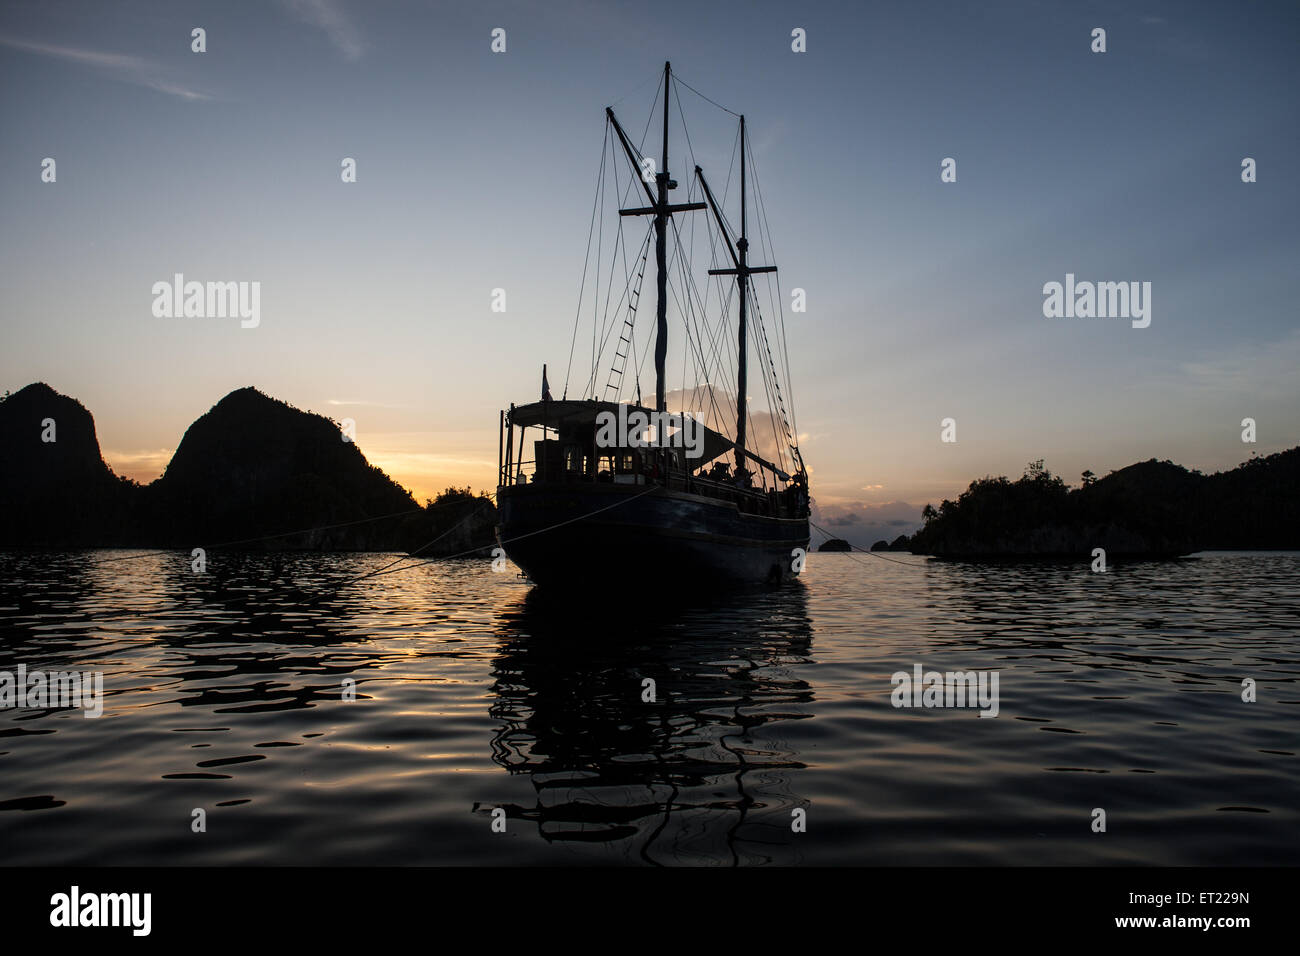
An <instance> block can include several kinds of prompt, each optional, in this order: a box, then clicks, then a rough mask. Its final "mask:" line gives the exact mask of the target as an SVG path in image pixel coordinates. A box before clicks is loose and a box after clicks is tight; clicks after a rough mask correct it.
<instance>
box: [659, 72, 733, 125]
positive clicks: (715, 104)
mask: <svg viewBox="0 0 1300 956" xmlns="http://www.w3.org/2000/svg"><path fill="white" fill-rule="evenodd" d="M673 82H675V83H680V84H681V85H682V86H684V87H686V88H687V89H688V90H690V91H691V92H692V93H694V94H695V95H696V96H698V97H699V98H700V99H702V100H705V101H707V102H709V103H712V104H713V105H714V106H716V107H717V108H718V109H720V110H722V112H724V113H730V114H731V115H732V116H735V117H736V118H737V119H739V118H740V114H739V113H737V112H736V111H735V110H729V109H727V108H726V107H725V106H723V105H722V104H721V103H719V102H717V101H716V100H711V99H709V98H708V97H707V96H705V95H704V94H703V93H701V92H700V91H699V90H697V89H696V88H695V87H693V86H691V84H689V83H687V82H686V81H685V80H683V79H682V78H681V77H680V76H678V75H677V74H676V73H674V74H673Z"/></svg>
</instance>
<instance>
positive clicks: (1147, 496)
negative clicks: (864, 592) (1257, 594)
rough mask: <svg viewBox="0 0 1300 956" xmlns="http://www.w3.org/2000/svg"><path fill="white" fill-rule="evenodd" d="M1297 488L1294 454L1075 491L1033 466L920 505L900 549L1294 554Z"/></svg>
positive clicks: (966, 553) (1155, 467) (1299, 465)
mask: <svg viewBox="0 0 1300 956" xmlns="http://www.w3.org/2000/svg"><path fill="white" fill-rule="evenodd" d="M1297 489H1300V448H1292V449H1290V450H1288V451H1284V452H1278V453H1276V454H1273V455H1268V456H1267V457H1252V458H1250V459H1249V460H1247V461H1245V462H1243V463H1242V464H1241V465H1239V466H1237V467H1236V468H1233V469H1231V470H1229V471H1223V472H1218V473H1216V474H1213V475H1205V474H1202V473H1201V472H1199V471H1193V470H1188V469H1187V468H1183V467H1182V466H1180V465H1176V464H1174V463H1173V462H1171V461H1156V460H1155V459H1151V460H1149V461H1143V462H1138V463H1137V464H1134V465H1129V466H1128V467H1126V468H1121V469H1119V470H1118V471H1113V472H1111V473H1110V474H1109V475H1106V476H1105V477H1103V478H1098V477H1096V476H1095V475H1093V474H1092V472H1091V471H1086V472H1084V473H1083V475H1082V476H1081V481H1080V484H1079V485H1078V486H1077V487H1073V488H1071V487H1070V486H1068V485H1067V484H1066V483H1065V481H1064V480H1063V479H1062V478H1061V477H1059V476H1057V475H1053V474H1052V473H1051V472H1050V471H1049V470H1048V469H1047V468H1046V467H1045V466H1044V465H1043V462H1042V461H1036V462H1031V463H1030V465H1029V467H1028V468H1027V469H1026V470H1025V473H1024V475H1023V476H1022V477H1020V478H1019V479H1017V480H1015V481H1011V480H1010V479H1008V478H1006V477H999V478H992V477H986V478H981V479H978V480H976V481H973V482H971V484H970V487H969V488H967V489H966V491H964V492H962V494H961V495H960V496H959V497H958V498H957V500H955V501H947V500H945V501H943V502H942V503H941V504H940V505H939V507H937V508H935V507H934V506H932V505H926V506H925V509H924V510H923V511H922V513H921V514H922V520H923V521H924V522H925V524H924V526H923V527H922V528H921V529H920V530H919V531H917V532H916V534H914V535H912V537H911V538H910V539H907V541H906V543H905V545H904V547H905V549H906V550H909V551H911V552H913V553H915V554H930V555H935V556H938V557H951V558H966V559H979V558H1002V557H1017V558H1019V557H1066V556H1078V555H1088V554H1090V553H1091V551H1092V549H1093V548H1104V549H1105V550H1106V553H1107V555H1125V556H1132V557H1173V556H1177V555H1183V554H1190V553H1191V552H1194V551H1204V550H1273V549H1285V550H1300V497H1298V495H1297ZM900 544H903V542H898V541H896V542H894V544H892V545H890V550H903V549H904V548H903V547H900Z"/></svg>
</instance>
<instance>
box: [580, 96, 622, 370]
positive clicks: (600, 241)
mask: <svg viewBox="0 0 1300 956" xmlns="http://www.w3.org/2000/svg"><path fill="white" fill-rule="evenodd" d="M606 119H607V120H608V117H606ZM605 126H606V129H607V130H608V127H609V123H608V122H606V124H605ZM605 142H606V144H608V146H609V149H610V153H612V152H613V149H614V145H613V143H610V137H609V135H608V133H607V134H606V136H605ZM605 159H606V154H604V153H602V154H601V160H600V161H601V169H602V171H603V170H604V169H605ZM614 178H615V186H614V188H615V191H616V192H617V189H618V185H617V182H618V164H617V161H615V164H614ZM607 181H608V174H606V175H605V176H602V177H601V180H600V182H599V183H598V184H597V188H598V189H599V190H600V204H601V207H600V212H601V215H600V217H599V219H600V226H599V230H600V231H599V234H598V236H597V239H596V269H595V280H596V288H595V290H594V292H593V293H592V297H591V367H592V369H593V370H594V369H595V367H596V310H597V309H598V308H599V307H600V257H601V255H602V254H603V252H604V249H605V216H604V212H605V194H606V183H607ZM594 380H595V372H594V371H593V372H592V374H591V377H590V378H589V379H588V382H587V388H585V389H583V395H586V394H587V392H588V391H589V390H591V391H594V390H595V387H596V386H595V381H594Z"/></svg>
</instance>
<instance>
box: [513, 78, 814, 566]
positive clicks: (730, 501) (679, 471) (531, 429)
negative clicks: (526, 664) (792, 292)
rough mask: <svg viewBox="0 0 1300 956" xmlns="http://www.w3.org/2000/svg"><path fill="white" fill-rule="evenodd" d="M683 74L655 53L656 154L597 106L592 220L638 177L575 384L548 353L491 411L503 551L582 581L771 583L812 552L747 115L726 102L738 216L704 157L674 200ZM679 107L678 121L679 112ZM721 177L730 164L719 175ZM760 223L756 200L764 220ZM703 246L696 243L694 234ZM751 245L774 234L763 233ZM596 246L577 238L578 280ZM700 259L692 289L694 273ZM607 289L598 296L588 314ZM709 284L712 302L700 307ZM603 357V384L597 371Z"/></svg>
mask: <svg viewBox="0 0 1300 956" xmlns="http://www.w3.org/2000/svg"><path fill="white" fill-rule="evenodd" d="M679 84H680V85H682V86H685V84H681V83H680V81H678V80H676V79H675V78H674V77H673V74H672V67H671V65H670V64H665V65H664V73H663V81H662V86H661V88H660V90H661V94H660V95H661V96H662V99H663V141H662V150H661V152H660V155H659V157H657V158H658V160H659V162H658V163H656V161H655V159H654V158H651V157H648V156H646V155H645V154H644V153H643V152H641V151H640V150H638V149H637V148H636V147H634V146H633V144H632V140H631V139H630V138H629V137H628V134H627V133H626V132H625V131H624V129H623V126H622V125H621V124H620V123H619V121H618V119H617V117H616V116H615V114H614V110H613V109H612V108H607V109H606V111H605V114H606V139H605V147H606V148H607V149H608V153H607V154H606V153H602V163H601V176H600V177H599V178H598V183H597V194H596V197H597V198H596V204H595V205H593V226H594V225H595V222H596V218H597V207H598V206H599V203H600V201H601V199H602V198H604V197H609V196H610V194H611V190H610V189H609V188H608V186H607V182H608V180H609V178H610V174H612V175H613V182H614V188H613V190H612V194H613V195H612V198H613V200H615V201H616V202H617V203H618V205H619V206H622V205H623V204H624V201H625V197H626V196H627V194H628V193H629V192H630V191H631V190H633V189H634V188H636V187H635V186H634V184H636V183H639V186H640V188H641V190H642V191H643V193H644V196H645V199H646V202H647V204H646V205H644V206H637V207H632V208H618V210H617V211H618V220H617V221H618V223H619V228H618V230H617V232H616V235H615V238H614V240H613V243H612V246H613V248H612V258H611V263H610V267H609V271H608V272H607V273H603V272H602V270H601V265H602V261H603V252H602V250H601V249H600V248H599V244H598V247H597V249H596V260H595V261H596V278H595V280H594V281H595V283H596V293H595V299H594V301H595V302H596V303H597V304H596V306H595V307H594V308H593V312H592V316H593V319H592V321H593V337H592V351H593V357H592V369H591V373H590V376H589V378H588V379H587V383H586V386H585V388H584V389H583V393H582V397H579V398H569V397H568V383H567V382H566V383H565V389H564V393H563V394H562V396H561V398H559V399H555V398H554V397H553V396H552V395H551V392H550V387H549V383H548V381H547V374H546V367H545V366H543V371H542V396H541V398H540V400H538V401H533V402H529V403H527V404H523V405H513V404H512V405H511V406H510V407H509V408H508V409H507V410H504V411H502V412H501V415H500V422H499V426H500V433H499V440H498V488H497V505H498V513H499V516H500V519H499V520H500V523H499V526H498V538H499V541H500V544H501V546H502V548H503V549H504V550H505V553H506V554H507V555H508V556H509V557H510V558H511V560H513V561H514V562H515V563H516V564H517V565H519V567H520V568H522V569H523V571H524V572H525V574H527V575H528V577H529V578H531V579H532V580H533V581H534V582H536V583H537V584H539V585H541V586H543V587H546V588H557V589H558V588H562V587H564V588H572V587H577V588H589V587H591V586H594V585H596V584H597V583H598V582H599V581H601V580H609V581H613V582H615V583H620V582H621V583H622V584H623V585H624V587H626V585H627V584H629V583H633V582H635V584H636V585H638V586H646V585H652V586H660V587H666V588H671V589H677V590H686V589H692V590H694V589H696V588H700V587H716V586H719V585H763V584H768V585H771V584H779V583H780V582H783V581H786V580H788V579H790V578H791V577H792V576H793V575H794V574H797V573H798V571H799V570H801V569H802V567H803V560H804V556H805V554H806V552H807V548H808V541H809V531H808V517H809V496H808V473H807V469H806V468H805V466H804V462H803V457H802V455H801V454H800V452H799V447H798V442H797V432H796V430H795V429H794V427H792V425H791V418H792V417H793V415H792V405H791V406H790V408H791V412H790V413H789V414H788V413H787V404H788V399H787V395H788V382H789V374H788V373H789V368H788V361H787V363H786V364H785V366H784V367H783V368H782V369H781V370H782V371H784V373H785V375H784V379H785V381H786V383H787V388H786V389H785V390H784V391H783V390H782V387H781V378H780V377H779V376H778V374H777V373H778V361H777V358H778V357H779V358H782V359H784V358H785V356H786V354H787V353H786V349H785V341H784V320H783V319H782V318H781V308H782V298H781V294H780V290H779V286H777V285H776V284H775V275H774V274H775V272H776V266H775V265H772V264H770V263H768V264H763V265H752V264H751V263H750V261H749V219H750V216H749V209H748V206H749V202H750V199H749V197H748V196H747V190H748V179H749V177H750V176H751V175H752V173H751V172H750V168H749V167H750V166H751V165H752V160H753V153H752V149H751V147H750V144H749V140H748V137H747V135H746V132H745V118H744V117H743V116H740V115H739V114H732V115H733V116H737V118H738V119H739V130H738V133H737V140H736V147H735V152H737V153H738V154H739V197H738V205H739V229H733V227H732V225H731V222H730V220H728V218H727V216H726V213H725V211H724V204H725V199H726V194H727V192H729V191H730V189H729V188H728V189H727V190H726V191H724V193H723V198H722V200H721V201H720V200H719V199H718V197H717V196H716V195H715V193H714V191H713V190H712V189H711V188H710V185H709V182H708V180H707V179H706V178H705V174H704V170H703V169H702V168H701V166H699V165H696V166H695V175H694V177H693V179H692V180H691V182H690V187H689V189H688V196H687V201H685V202H681V203H673V202H670V200H669V192H670V191H672V190H675V189H677V188H678V183H677V181H676V180H674V179H673V178H672V177H671V176H670V175H669V165H668V159H669V155H668V140H669V119H670V112H669V102H670V99H671V96H672V93H673V92H674V91H675V90H677V88H678V85H679ZM686 88H687V89H688V90H691V92H696V91H694V89H693V88H691V87H686ZM697 95H700V96H701V98H702V99H706V98H704V97H703V96H702V94H697ZM656 99H658V97H657V98H656ZM679 100H680V96H679ZM707 102H709V103H711V104H712V105H713V106H714V107H717V104H713V103H712V101H711V100H707ZM678 105H679V113H680V112H681V110H680V102H679V104H678ZM718 108H720V109H721V107H718ZM726 112H728V113H730V111H729V110H727V111H726ZM682 121H683V125H684V122H685V116H684V114H682ZM648 129H649V124H647V130H648ZM687 143H688V145H689V143H690V139H689V135H688V137H687ZM692 153H693V148H692ZM611 158H612V161H610V162H606V159H611ZM623 163H626V164H628V165H630V174H631V175H629V176H627V177H626V179H625V180H621V179H620V177H619V176H618V168H619V167H620V166H622V165H623ZM730 182H731V177H730V175H728V177H727V183H728V187H729V185H730ZM652 186H653V188H652ZM759 199H760V202H761V191H760V193H759ZM688 214H696V215H698V216H699V217H700V219H702V220H703V228H704V229H705V230H707V233H708V235H707V238H708V243H707V246H708V249H709V252H710V255H711V259H712V261H711V262H709V263H706V264H705V265H706V266H707V265H715V266H718V267H717V268H703V269H701V268H699V264H698V263H697V262H696V261H695V257H694V256H693V253H694V252H695V240H696V230H695V228H694V227H695V226H696V225H698V223H694V224H692V228H691V229H690V230H689V231H687V230H684V229H682V228H680V227H679V226H678V225H677V221H676V220H677V219H678V218H682V217H686V216H687V215H688ZM640 217H646V218H647V219H648V220H649V225H648V227H647V229H646V231H645V235H644V238H643V239H642V241H641V243H640V246H639V247H634V246H633V245H632V243H633V242H634V241H635V240H626V239H625V237H624V223H626V222H630V221H636V220H637V219H639V218H640ZM765 222H766V215H765V213H764V214H763V215H762V216H761V217H760V229H761V228H762V227H763V226H764V225H765ZM611 232H612V233H613V232H614V230H612V229H611ZM684 233H685V234H684ZM603 235H604V230H603V229H602V230H601V236H602V237H603ZM704 245H705V243H703V242H701V244H700V247H701V249H702V248H703V247H704ZM651 246H653V248H654V252H653V259H654V270H655V271H654V273H653V274H654V277H655V285H656V302H655V306H656V309H655V318H656V321H655V325H654V327H653V329H652V330H649V329H647V330H646V331H645V332H644V333H643V334H642V335H641V338H640V339H639V338H638V333H641V332H642V330H641V329H638V327H637V325H636V318H637V306H638V304H639V302H640V298H641V286H642V283H643V281H644V278H645V273H646V272H647V266H648V264H649V260H650V259H651V251H650V250H651ZM670 247H671V248H672V251H671V253H670V251H669V249H670ZM762 248H763V249H765V250H768V251H770V248H771V245H770V239H769V238H768V237H767V236H766V233H765V232H763V242H762ZM591 255H592V250H591V241H590V237H589V240H588V258H587V261H586V262H584V284H583V294H584V295H585V293H586V287H587V283H586V280H587V268H586V266H587V264H588V263H589V262H590V261H591ZM634 255H635V258H633V256H634ZM615 265H619V266H621V267H622V268H623V276H624V278H625V280H626V282H625V287H624V288H623V289H622V291H621V295H619V294H618V290H617V289H616V286H615V284H614V283H612V282H611V283H610V284H609V285H607V286H606V288H605V289H603V290H602V289H601V288H600V286H599V283H600V281H601V278H600V277H601V276H602V275H605V274H607V275H609V276H610V278H611V279H612V277H613V274H614V273H613V267H614V266H615ZM700 273H702V274H704V282H705V286H706V288H705V290H704V291H703V292H701V290H700V288H699V286H698V285H697V284H696V282H695V278H694V277H695V275H696V274H700ZM755 275H763V276H765V278H766V280H767V292H768V299H767V301H768V304H769V306H770V307H771V314H773V315H774V316H776V317H777V319H778V320H779V321H776V322H767V321H765V320H764V316H763V313H762V310H761V308H760V297H759V294H758V291H759V290H758V288H757V287H756V284H755V282H754V281H753V276H755ZM773 290H775V294H773ZM715 291H716V296H714V295H713V293H714V292H715ZM602 292H603V294H604V306H605V311H604V313H603V314H600V315H598V314H597V310H598V309H599V305H600V297H601V293H602ZM615 295H617V296H618V297H617V299H615ZM670 298H671V300H672V302H673V305H674V311H675V312H676V317H677V318H680V319H681V320H682V325H683V330H684V333H685V336H684V337H685V339H686V343H685V344H686V348H685V350H684V357H683V387H682V388H681V389H680V390H679V391H677V392H676V393H674V395H673V397H674V399H675V402H674V406H675V407H674V408H673V409H672V410H670V409H669V402H668V398H669V396H668V394H667V392H666V375H667V372H666V359H667V354H668V345H669V337H668V313H669V304H670ZM713 298H716V305H715V306H714V308H713V309H712V310H710V307H709V303H710V300H711V299H713ZM733 300H734V312H735V326H734V333H733V327H732V322H731V319H732V306H733ZM581 301H582V300H581V298H580V302H579V316H578V318H577V319H575V329H574V338H573V341H575V342H576V334H577V325H576V323H577V322H578V321H579V320H580V319H581V310H582V305H581ZM711 311H712V312H713V313H714V316H713V318H710V312H711ZM650 332H653V354H654V363H655V400H654V404H653V405H651V406H648V405H645V404H643V403H642V398H641V388H640V367H639V366H638V364H637V354H638V349H640V355H641V356H642V358H641V362H642V363H643V362H644V359H645V358H646V357H648V354H649V353H650V351H651V348H650V345H649V341H648V340H649V338H650ZM615 333H618V334H617V337H616V336H615ZM733 334H734V339H733V338H732V335H733ZM731 343H734V344H731ZM751 343H752V344H751ZM751 350H752V351H753V352H754V353H755V354H754V356H751V354H750V353H751ZM753 357H757V358H758V360H759V369H760V372H761V378H762V382H763V385H764V389H765V391H766V393H767V398H768V409H767V411H766V412H763V411H761V410H760V412H759V413H758V417H757V420H756V418H755V414H754V411H753V409H752V408H751V406H750V402H749V396H748V394H747V388H748V385H749V381H748V373H749V364H750V360H751V358H753ZM629 358H631V363H632V364H631V366H630V367H629ZM606 363H608V375H607V378H606V382H605V385H604V389H603V391H601V390H599V387H598V377H599V373H600V372H601V371H603V370H604V369H605V367H606ZM688 365H692V366H693V371H694V373H695V380H694V384H693V385H692V386H691V387H690V388H687V387H685V384H684V382H685V374H686V368H687V366H688ZM570 367H572V346H571V350H570ZM728 373H732V374H734V379H733V381H734V388H735V392H734V395H733V394H732V393H731V392H730V390H729V389H727V388H717V387H715V384H714V379H715V378H719V377H724V376H725V377H726V378H730V377H731V376H730V374H728ZM756 421H757V423H760V424H762V425H765V426H770V431H771V433H772V434H771V437H770V438H767V437H765V438H764V439H763V440H762V441H761V442H760V441H757V440H755V438H754V437H753V436H754V435H755V426H756ZM765 431H766V429H765ZM529 437H532V445H531V447H530V446H529V445H528V444H527V439H528V438H529Z"/></svg>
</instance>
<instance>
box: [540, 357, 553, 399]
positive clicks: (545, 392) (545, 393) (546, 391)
mask: <svg viewBox="0 0 1300 956" xmlns="http://www.w3.org/2000/svg"><path fill="white" fill-rule="evenodd" d="M542 401H544V402H549V401H551V386H550V385H549V384H547V382H546V366H545V365H543V366H542Z"/></svg>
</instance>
